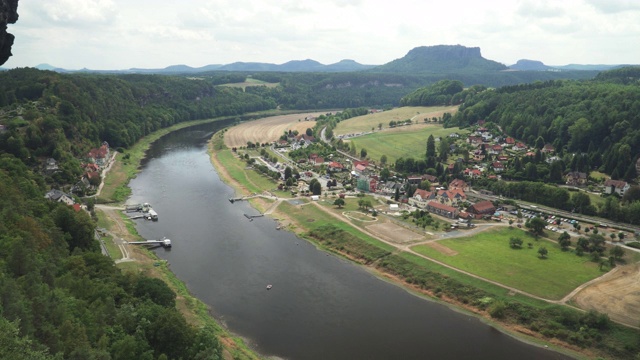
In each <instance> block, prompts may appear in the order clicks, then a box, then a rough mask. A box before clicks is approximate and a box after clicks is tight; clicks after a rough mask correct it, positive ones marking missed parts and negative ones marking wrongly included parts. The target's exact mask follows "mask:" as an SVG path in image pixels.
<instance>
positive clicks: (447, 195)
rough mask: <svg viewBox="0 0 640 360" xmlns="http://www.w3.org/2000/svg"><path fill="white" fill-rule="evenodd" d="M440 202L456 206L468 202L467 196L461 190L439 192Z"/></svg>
mask: <svg viewBox="0 0 640 360" xmlns="http://www.w3.org/2000/svg"><path fill="white" fill-rule="evenodd" d="M438 200H440V202H441V203H443V204H448V205H455V204H458V203H460V202H462V201H465V200H467V195H466V194H465V193H464V191H462V190H460V189H456V190H440V191H438Z"/></svg>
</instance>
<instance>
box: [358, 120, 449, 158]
mask: <svg viewBox="0 0 640 360" xmlns="http://www.w3.org/2000/svg"><path fill="white" fill-rule="evenodd" d="M454 132H458V133H460V129H459V128H447V129H445V128H443V127H442V125H433V124H429V125H417V124H414V125H410V126H401V127H398V128H394V129H392V130H391V131H380V132H375V133H373V134H369V135H364V136H358V137H354V138H351V139H349V140H348V141H349V142H351V143H353V144H355V145H356V151H357V152H359V151H360V150H361V149H363V148H364V149H367V154H368V155H367V156H368V157H369V158H371V159H373V160H376V161H378V160H379V159H380V157H381V156H382V155H386V156H387V163H393V162H395V161H396V160H397V159H398V158H401V157H404V158H408V157H413V158H416V159H422V158H424V154H425V151H426V149H427V138H428V137H429V135H433V136H434V137H444V136H447V135H449V134H451V133H454ZM437 146H438V144H437V143H436V148H437Z"/></svg>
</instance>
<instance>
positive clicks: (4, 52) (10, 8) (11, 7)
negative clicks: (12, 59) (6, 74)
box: [0, 0, 18, 65]
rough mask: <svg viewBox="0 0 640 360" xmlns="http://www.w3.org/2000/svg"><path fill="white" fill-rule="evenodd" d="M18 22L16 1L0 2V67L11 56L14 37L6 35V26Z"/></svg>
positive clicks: (4, 0) (0, 0) (3, 0)
mask: <svg viewBox="0 0 640 360" xmlns="http://www.w3.org/2000/svg"><path fill="white" fill-rule="evenodd" d="M16 21H18V0H0V65H2V64H4V63H5V62H6V61H7V59H9V56H11V46H12V45H13V39H14V36H13V35H11V34H9V33H7V24H15V23H16Z"/></svg>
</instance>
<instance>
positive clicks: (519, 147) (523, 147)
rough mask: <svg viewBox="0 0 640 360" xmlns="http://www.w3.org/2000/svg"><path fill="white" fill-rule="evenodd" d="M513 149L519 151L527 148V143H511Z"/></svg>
mask: <svg viewBox="0 0 640 360" xmlns="http://www.w3.org/2000/svg"><path fill="white" fill-rule="evenodd" d="M513 150H516V151H519V150H527V145H525V144H523V143H521V142H518V143H516V144H515V145H513Z"/></svg>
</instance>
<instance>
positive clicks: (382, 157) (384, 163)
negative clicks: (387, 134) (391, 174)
mask: <svg viewBox="0 0 640 360" xmlns="http://www.w3.org/2000/svg"><path fill="white" fill-rule="evenodd" d="M380 164H382V165H383V166H384V165H386V164H387V155H384V154H383V155H382V156H380Z"/></svg>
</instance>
